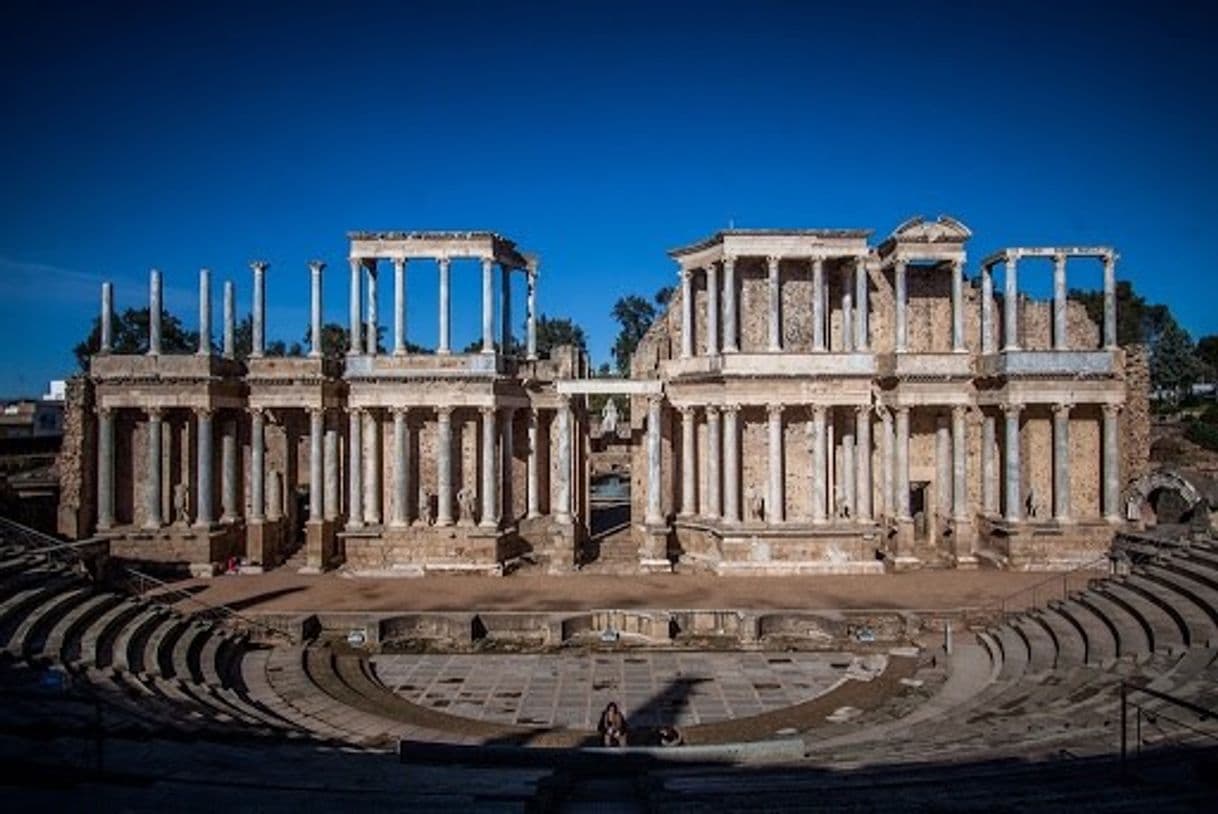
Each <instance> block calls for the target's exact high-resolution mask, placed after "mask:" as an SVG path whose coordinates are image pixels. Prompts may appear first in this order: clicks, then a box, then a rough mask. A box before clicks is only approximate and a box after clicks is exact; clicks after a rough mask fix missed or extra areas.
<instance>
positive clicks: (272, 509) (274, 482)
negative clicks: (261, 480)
mask: <svg viewBox="0 0 1218 814" xmlns="http://www.w3.org/2000/svg"><path fill="white" fill-rule="evenodd" d="M269 474H270V477H269V478H267V481H266V519H267V520H271V521H275V520H282V519H283V473H282V472H277V471H276V470H274V469H272V470H271V471H270V473H269Z"/></svg>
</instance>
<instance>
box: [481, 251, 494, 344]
mask: <svg viewBox="0 0 1218 814" xmlns="http://www.w3.org/2000/svg"><path fill="white" fill-rule="evenodd" d="M494 266H495V261H494V259H492V258H490V257H484V258H482V352H483V353H494V352H495V302H494V299H495V291H494V289H495V284H494V279H493V278H492V277H491V272H492V270H493V269H494Z"/></svg>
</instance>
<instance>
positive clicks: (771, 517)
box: [765, 264, 786, 523]
mask: <svg viewBox="0 0 1218 814" xmlns="http://www.w3.org/2000/svg"><path fill="white" fill-rule="evenodd" d="M775 265H777V264H775ZM766 415H767V417H768V418H769V453H770V484H769V486H770V488H769V496H768V499H767V500H766V507H765V510H766V522H767V523H781V522H783V519H784V512H785V511H786V505H785V504H786V496H785V494H784V490H783V485H784V484H783V482H782V457H783V448H782V405H781V404H770V405H768V406H767V407H766Z"/></svg>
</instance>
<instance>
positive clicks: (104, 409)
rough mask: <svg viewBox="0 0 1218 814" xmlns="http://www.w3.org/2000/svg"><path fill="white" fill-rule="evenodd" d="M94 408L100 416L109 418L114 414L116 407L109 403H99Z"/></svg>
mask: <svg viewBox="0 0 1218 814" xmlns="http://www.w3.org/2000/svg"><path fill="white" fill-rule="evenodd" d="M94 409H95V411H96V412H97V415H98V417H99V418H109V417H110V416H112V415H114V408H113V407H111V406H109V405H103V404H99V405H97V407H95V408H94Z"/></svg>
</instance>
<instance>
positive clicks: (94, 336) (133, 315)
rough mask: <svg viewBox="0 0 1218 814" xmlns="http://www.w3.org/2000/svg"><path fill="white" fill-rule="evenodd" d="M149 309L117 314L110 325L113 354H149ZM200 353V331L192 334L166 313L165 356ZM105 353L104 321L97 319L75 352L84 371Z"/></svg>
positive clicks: (163, 349)
mask: <svg viewBox="0 0 1218 814" xmlns="http://www.w3.org/2000/svg"><path fill="white" fill-rule="evenodd" d="M148 313H149V312H148V309H147V308H128V309H126V310H125V311H121V312H116V313H115V314H114V315H113V317H112V318H111V321H110V329H111V332H112V335H111V339H112V342H111V351H112V352H113V353H121V354H138V353H147V352H148V321H149V320H148ZM198 349H199V333H198V331H188V330H186V328H185V327H184V326H183V325H182V320H180V319H178V318H177V317H176V316H175V315H173V314H171V313H169V312H168V311H166V312H164V313H163V314H162V315H161V352H162V353H194V352H195V351H196V350H198ZM99 350H101V317H100V316H97V317H94V318H93V327H92V329H91V330H90V331H89V335H88V336H87V337H85V339H84V340H82V341H81V342H79V343H77V345H76V347H75V348H73V353H75V354H76V362H77V364H79V365H80V369H81V370H88V369H89V357H90V356H92V355H93V354H95V353H97V352H98V351H99Z"/></svg>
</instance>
